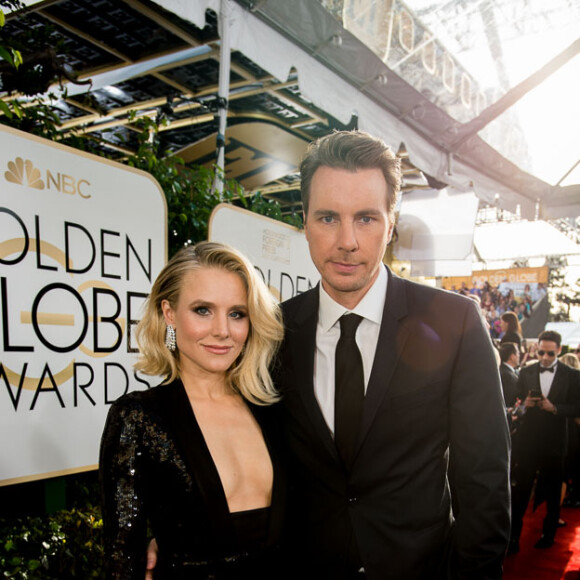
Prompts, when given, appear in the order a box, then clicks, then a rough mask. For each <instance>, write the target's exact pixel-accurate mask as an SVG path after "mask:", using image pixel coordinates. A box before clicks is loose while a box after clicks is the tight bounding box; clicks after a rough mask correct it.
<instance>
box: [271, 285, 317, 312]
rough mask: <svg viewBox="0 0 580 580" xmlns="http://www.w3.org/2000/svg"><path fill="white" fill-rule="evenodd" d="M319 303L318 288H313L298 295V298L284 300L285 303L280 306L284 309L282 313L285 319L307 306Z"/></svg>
mask: <svg viewBox="0 0 580 580" xmlns="http://www.w3.org/2000/svg"><path fill="white" fill-rule="evenodd" d="M317 303H318V286H316V287H315V288H311V289H310V290H307V291H306V292H301V293H300V294H296V296H293V297H292V298H288V299H287V300H284V302H282V303H281V304H280V307H281V308H282V312H283V313H284V317H285V318H286V317H287V316H289V315H291V314H292V313H294V312H296V311H298V310H300V309H301V308H303V307H304V306H306V305H309V304H312V305H314V304H317Z"/></svg>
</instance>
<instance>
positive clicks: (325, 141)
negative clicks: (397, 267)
mask: <svg viewBox="0 0 580 580" xmlns="http://www.w3.org/2000/svg"><path fill="white" fill-rule="evenodd" d="M301 177H302V183H301V188H302V200H303V206H304V224H305V225H304V229H305V233H306V238H307V240H308V243H309V249H310V253H311V256H312V260H313V262H314V264H315V265H316V267H317V269H318V270H319V272H320V275H321V277H322V283H321V284H320V285H318V286H317V287H316V288H314V289H312V290H310V291H308V292H305V293H303V294H300V295H298V296H296V297H294V298H292V299H291V300H289V301H287V302H285V303H284V304H283V311H284V321H285V325H286V335H285V341H284V344H283V346H282V348H281V351H280V357H279V364H278V367H277V368H278V371H277V375H275V379H276V384H277V387H278V388H279V389H280V391H281V393H282V397H283V399H282V413H283V416H282V426H283V428H284V430H285V434H286V440H287V444H288V447H289V456H290V463H289V470H288V471H289V474H290V486H291V490H292V491H291V500H290V501H291V505H290V507H289V509H288V513H290V514H291V521H290V522H289V530H288V532H289V533H288V540H289V542H290V546H291V549H290V553H291V556H292V560H293V561H294V563H295V564H296V571H295V572H294V575H293V576H292V574H291V577H297V578H298V577H300V578H316V579H328V580H331V579H332V580H346V579H351V578H352V579H354V578H361V579H363V578H367V579H369V580H383V579H385V578H389V579H390V580H394V579H404V580H409V579H420V578H428V579H430V580H432V579H435V578H454V579H455V578H465V579H470V580H476V579H483V578H486V579H499V578H501V576H502V560H503V556H504V554H505V550H506V547H507V542H508V536H509V467H508V464H509V433H508V429H507V422H506V416H505V409H504V402H503V398H502V393H501V387H500V380H499V373H498V366H497V363H496V359H495V357H494V351H493V346H492V344H491V341H490V338H489V334H488V332H487V331H486V329H485V326H484V322H483V320H482V317H481V315H480V312H479V309H478V307H477V305H476V304H475V303H474V301H473V300H470V299H469V298H465V297H462V296H458V295H456V294H452V293H449V292H445V291H441V290H437V289H433V288H430V287H428V286H425V285H420V284H416V283H412V282H410V281H408V280H404V279H401V278H399V277H397V276H395V275H394V274H393V273H392V272H391V271H390V270H389V269H388V268H387V267H386V266H384V265H383V263H382V260H383V256H384V254H385V251H386V248H387V244H388V243H389V241H390V239H391V236H392V233H393V227H394V223H395V208H396V206H397V198H398V195H399V186H400V167H399V161H398V160H397V159H396V158H395V156H394V155H393V153H392V152H391V151H390V150H389V148H388V147H387V146H386V145H385V144H384V143H383V142H382V141H380V140H379V139H375V138H373V137H371V136H370V135H368V134H366V133H363V132H358V131H353V132H335V133H333V134H331V135H328V136H326V137H323V138H321V139H319V140H318V141H317V142H315V143H313V144H312V145H311V146H310V148H309V150H308V153H307V155H306V157H305V159H304V160H303V162H302V165H301ZM353 318H354V321H355V322H354V324H352V325H351V324H349V321H352V320H353ZM343 324H344V326H343ZM350 326H352V327H353V328H356V331H355V334H354V336H355V339H356V344H352V343H350V344H352V346H351V347H350V348H349V349H346V350H344V343H345V342H346V341H352V332H353V330H352V329H351V330H350V331H349V330H347V329H348V327H350ZM343 328H344V330H343ZM343 333H344V337H343ZM347 335H348V336H347ZM341 343H342V345H343V346H341ZM335 350H336V353H338V352H339V350H340V354H337V355H336V356H335ZM351 355H352V356H351ZM346 359H348V364H345V361H346ZM335 365H336V366H335ZM355 369H356V370H355ZM345 379H347V380H345ZM345 383H346V386H345ZM345 393H346V394H345ZM335 397H336V400H335ZM345 397H347V398H346V399H345ZM345 401H346V402H345ZM339 433H340V436H339ZM452 496H453V497H452ZM452 500H453V509H452Z"/></svg>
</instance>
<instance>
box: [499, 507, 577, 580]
mask: <svg viewBox="0 0 580 580" xmlns="http://www.w3.org/2000/svg"><path fill="white" fill-rule="evenodd" d="M530 505H531V502H530ZM545 515H546V506H545V504H543V505H541V506H539V507H538V508H537V509H536V511H535V512H532V510H531V508H528V511H527V512H526V516H525V518H524V528H523V530H522V536H521V538H520V551H519V553H518V554H515V555H513V556H508V557H507V558H506V559H505V561H504V575H503V577H504V580H560V579H562V580H564V579H565V580H580V508H562V510H561V511H560V517H561V518H562V519H563V520H565V521H566V522H567V524H568V525H566V526H565V527H563V528H559V529H558V533H557V534H556V542H555V543H554V545H553V546H552V547H551V548H548V549H546V550H538V549H537V548H534V544H535V543H536V541H537V540H538V539H539V538H540V536H541V535H542V521H543V519H544V516H545Z"/></svg>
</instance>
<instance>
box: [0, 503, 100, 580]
mask: <svg viewBox="0 0 580 580" xmlns="http://www.w3.org/2000/svg"><path fill="white" fill-rule="evenodd" d="M0 538H2V539H1V541H0V570H1V571H2V575H3V577H4V578H13V579H15V580H64V579H67V578H71V579H73V578H78V579H79V580H85V579H87V580H88V579H90V578H101V577H102V566H103V548H102V519H101V516H100V512H99V509H98V508H95V507H88V508H85V509H84V510H83V511H81V510H77V509H72V510H70V511H67V510H62V511H59V512H56V513H55V514H52V515H47V516H42V517H27V518H17V519H15V520H0Z"/></svg>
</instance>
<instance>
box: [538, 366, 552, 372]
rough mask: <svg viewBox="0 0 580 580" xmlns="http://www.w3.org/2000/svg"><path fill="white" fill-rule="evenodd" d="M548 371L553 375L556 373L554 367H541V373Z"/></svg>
mask: <svg viewBox="0 0 580 580" xmlns="http://www.w3.org/2000/svg"><path fill="white" fill-rule="evenodd" d="M546 371H548V372H549V373H553V372H554V367H542V366H541V367H540V372H541V373H543V372H546Z"/></svg>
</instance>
